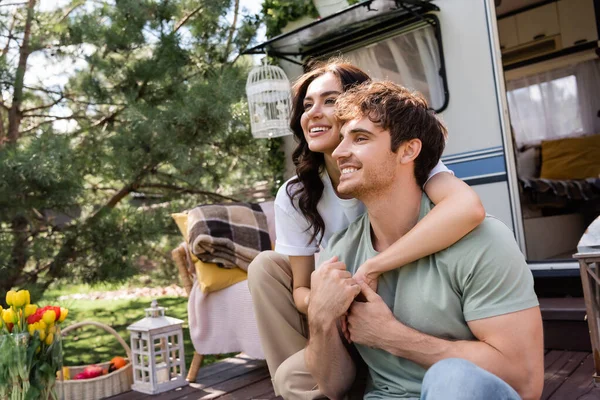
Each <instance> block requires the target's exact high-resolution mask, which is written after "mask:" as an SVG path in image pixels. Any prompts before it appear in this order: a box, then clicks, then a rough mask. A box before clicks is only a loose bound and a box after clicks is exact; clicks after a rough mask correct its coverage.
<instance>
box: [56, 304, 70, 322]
mask: <svg viewBox="0 0 600 400" xmlns="http://www.w3.org/2000/svg"><path fill="white" fill-rule="evenodd" d="M67 315H69V309H67V308H62V307H61V308H60V318H58V322H63V321H64V320H65V318H67Z"/></svg>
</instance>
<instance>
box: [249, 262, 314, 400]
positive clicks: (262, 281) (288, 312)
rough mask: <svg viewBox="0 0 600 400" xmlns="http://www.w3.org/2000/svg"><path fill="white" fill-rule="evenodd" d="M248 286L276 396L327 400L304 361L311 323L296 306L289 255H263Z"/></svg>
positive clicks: (250, 277) (250, 276)
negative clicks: (309, 324) (324, 398)
mask: <svg viewBox="0 0 600 400" xmlns="http://www.w3.org/2000/svg"><path fill="white" fill-rule="evenodd" d="M248 286H249V288H250V294H251V295H252V303H253V306H254V314H255V316H256V323H257V325H258V333H259V335H260V340H261V344H262V348H263V351H264V353H265V358H266V360H267V366H268V367H269V373H270V374H271V380H272V381H273V388H274V389H275V393H276V394H278V395H280V396H282V397H283V398H284V399H286V400H287V399H317V398H323V395H322V394H321V392H320V391H319V390H318V388H317V383H316V381H315V379H314V378H313V377H312V376H311V374H310V372H308V370H307V368H306V364H305V362H304V347H305V346H306V342H307V338H308V323H307V320H306V316H305V315H303V314H301V313H300V312H298V310H297V309H296V305H295V303H294V298H293V296H292V288H293V287H292V267H291V265H290V262H289V259H288V258H287V256H283V255H281V254H279V253H276V252H274V251H264V252H262V253H260V254H259V255H258V256H257V257H256V258H255V259H254V261H252V263H251V264H250V266H249V267H248Z"/></svg>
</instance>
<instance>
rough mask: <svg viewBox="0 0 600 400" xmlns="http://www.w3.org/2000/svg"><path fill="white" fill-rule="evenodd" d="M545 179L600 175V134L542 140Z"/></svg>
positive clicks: (542, 174)
mask: <svg viewBox="0 0 600 400" xmlns="http://www.w3.org/2000/svg"><path fill="white" fill-rule="evenodd" d="M540 175H541V177H542V178H544V179H586V178H595V177H599V176H600V135H593V136H582V137H577V138H565V139H558V140H551V141H547V142H542V171H541V173H540Z"/></svg>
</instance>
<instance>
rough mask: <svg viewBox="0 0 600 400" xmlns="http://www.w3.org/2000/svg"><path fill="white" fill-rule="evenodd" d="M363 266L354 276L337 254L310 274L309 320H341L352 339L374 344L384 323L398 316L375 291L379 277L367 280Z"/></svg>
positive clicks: (325, 324) (326, 323)
mask: <svg viewBox="0 0 600 400" xmlns="http://www.w3.org/2000/svg"><path fill="white" fill-rule="evenodd" d="M361 268H362V266H361V267H360V268H359V269H358V270H357V272H356V273H355V274H354V276H352V274H351V273H350V272H348V271H347V270H346V265H345V264H344V263H343V262H341V261H339V260H338V258H337V256H334V257H332V258H331V259H329V260H327V261H325V262H324V263H322V264H321V266H320V267H319V268H318V269H316V270H315V271H314V272H313V273H312V275H311V294H310V301H309V305H308V319H309V324H320V325H321V326H322V327H323V328H329V327H331V325H332V324H335V323H336V321H338V320H339V321H340V322H341V328H342V332H343V334H344V336H345V337H346V339H347V340H348V341H349V342H355V343H359V344H362V345H365V346H371V347H375V346H376V345H377V343H378V342H379V341H380V340H379V337H380V335H379V333H380V329H381V328H382V326H384V324H386V323H389V322H390V321H395V318H394V316H393V314H392V312H391V310H390V309H389V308H388V306H387V305H386V304H385V303H384V301H383V299H382V298H381V297H380V296H379V295H378V294H377V293H376V292H375V289H376V287H377V279H376V278H375V279H370V280H369V283H370V284H368V283H367V281H366V279H365V276H366V274H365V273H364V271H361ZM373 281H374V282H375V284H374V286H375V289H373V288H372V286H371V285H372V282H373ZM359 295H361V296H359ZM357 297H358V298H357Z"/></svg>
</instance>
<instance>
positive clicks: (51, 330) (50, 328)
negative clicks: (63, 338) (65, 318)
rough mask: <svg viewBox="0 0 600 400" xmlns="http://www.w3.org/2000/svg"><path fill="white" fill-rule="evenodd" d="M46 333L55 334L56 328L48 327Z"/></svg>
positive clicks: (53, 326)
mask: <svg viewBox="0 0 600 400" xmlns="http://www.w3.org/2000/svg"><path fill="white" fill-rule="evenodd" d="M48 333H56V326H55V325H54V324H52V325H50V327H49V328H48Z"/></svg>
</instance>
